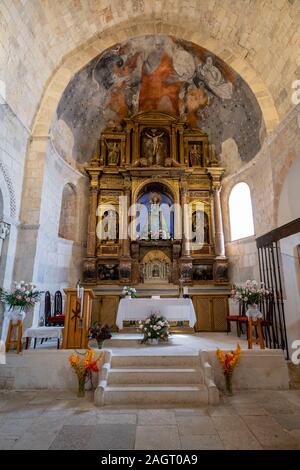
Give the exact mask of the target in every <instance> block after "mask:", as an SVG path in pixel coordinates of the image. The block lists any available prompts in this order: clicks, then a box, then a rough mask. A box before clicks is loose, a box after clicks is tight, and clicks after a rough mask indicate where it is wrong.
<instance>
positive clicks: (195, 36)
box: [31, 14, 279, 138]
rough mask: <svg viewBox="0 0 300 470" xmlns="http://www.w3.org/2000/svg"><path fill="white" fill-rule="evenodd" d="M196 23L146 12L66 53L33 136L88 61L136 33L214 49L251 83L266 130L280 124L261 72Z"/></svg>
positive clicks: (44, 131)
mask: <svg viewBox="0 0 300 470" xmlns="http://www.w3.org/2000/svg"><path fill="white" fill-rule="evenodd" d="M194 21H195V25H194V26H195V27H194V28H192V26H191V29H190V28H189V30H187V29H185V28H184V27H182V26H180V25H177V24H174V23H171V22H164V21H159V22H154V20H153V17H150V16H149V17H148V16H147V15H145V14H144V15H143V16H142V17H141V19H139V18H136V20H135V24H134V26H133V25H132V23H130V22H126V21H125V22H122V23H119V24H117V25H115V26H113V27H111V28H108V29H107V30H105V31H104V32H103V33H101V34H100V35H99V34H97V35H96V36H95V37H94V38H92V39H91V40H89V41H88V42H87V43H85V44H83V45H82V46H81V47H79V48H77V49H75V50H74V51H72V52H71V53H70V54H68V55H66V56H65V57H64V58H63V60H62V62H61V64H60V65H59V66H58V67H57V68H56V70H55V71H54V73H53V74H52V76H51V77H50V78H49V80H48V82H47V84H46V86H45V88H44V92H43V95H42V98H41V100H40V103H39V106H38V109H37V112H36V115H35V117H34V119H33V123H32V126H31V129H32V137H33V138H35V137H41V136H47V135H48V133H49V128H50V125H51V121H52V118H53V115H54V113H55V111H56V108H57V106H58V103H59V100H60V98H61V96H62V94H63V91H64V90H65V88H66V86H67V85H68V83H69V81H70V80H71V78H72V77H73V76H74V74H76V73H77V72H78V71H79V70H80V69H81V68H82V67H84V66H85V65H86V64H87V63H88V62H90V61H91V60H92V59H94V58H95V57H96V56H97V55H99V54H101V53H102V52H103V51H105V50H106V49H108V48H109V47H112V46H113V45H114V44H116V43H118V42H122V41H126V40H129V39H132V38H134V37H139V36H145V35H150V34H161V35H173V36H176V37H179V38H181V39H184V40H187V41H191V42H194V43H195V44H197V45H199V46H201V47H204V48H205V49H207V50H208V51H210V52H212V53H213V54H215V55H216V56H218V57H220V59H222V60H224V62H226V63H227V64H228V65H230V66H231V67H232V68H233V69H234V70H235V71H236V72H237V73H238V74H239V75H240V76H241V77H242V78H243V80H244V81H245V82H246V83H247V84H248V85H249V87H250V88H251V90H252V92H253V93H254V95H255V96H256V99H257V101H258V103H259V105H260V108H261V111H262V114H263V118H264V122H265V126H266V130H267V132H268V133H270V132H271V131H272V130H273V129H274V128H275V127H276V126H277V124H278V122H279V117H278V113H277V111H276V108H275V105H274V101H273V98H272V95H271V93H270V92H269V89H268V87H267V86H266V84H265V83H264V82H263V80H262V79H261V78H260V76H259V74H258V73H257V72H256V71H255V69H254V68H253V67H251V66H250V65H249V64H248V63H247V62H246V61H245V60H244V58H243V57H242V56H241V53H240V52H238V51H234V50H232V48H230V47H228V46H227V45H226V44H224V43H223V42H220V41H217V40H215V39H213V38H210V37H209V36H208V35H204V33H201V32H199V31H200V30H201V28H199V24H198V22H197V19H195V20H194Z"/></svg>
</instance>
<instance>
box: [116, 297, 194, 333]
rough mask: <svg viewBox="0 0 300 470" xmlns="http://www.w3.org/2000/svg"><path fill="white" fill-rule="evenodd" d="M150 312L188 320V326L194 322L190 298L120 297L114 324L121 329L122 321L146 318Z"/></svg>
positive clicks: (168, 317)
mask: <svg viewBox="0 0 300 470" xmlns="http://www.w3.org/2000/svg"><path fill="white" fill-rule="evenodd" d="M151 313H156V314H160V315H162V316H163V317H165V318H166V319H167V320H169V321H188V322H189V325H190V327H193V326H194V325H195V323H196V320H197V319H196V314H195V309H194V305H193V302H192V300H191V299H181V298H180V299H173V298H171V299H153V298H152V299H127V298H125V299H121V300H120V303H119V308H118V313H117V319H116V325H117V326H118V327H119V328H120V329H122V328H123V321H138V320H146V318H148V317H149V316H150V315H151Z"/></svg>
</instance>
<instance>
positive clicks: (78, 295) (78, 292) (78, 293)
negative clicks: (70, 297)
mask: <svg viewBox="0 0 300 470" xmlns="http://www.w3.org/2000/svg"><path fill="white" fill-rule="evenodd" d="M79 297H80V287H79V282H78V283H77V299H79Z"/></svg>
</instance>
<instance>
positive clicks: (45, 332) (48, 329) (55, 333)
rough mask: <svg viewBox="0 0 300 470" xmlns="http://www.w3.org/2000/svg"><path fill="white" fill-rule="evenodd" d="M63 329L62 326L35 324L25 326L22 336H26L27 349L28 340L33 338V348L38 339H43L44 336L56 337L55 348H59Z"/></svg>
mask: <svg viewBox="0 0 300 470" xmlns="http://www.w3.org/2000/svg"><path fill="white" fill-rule="evenodd" d="M63 329H64V327H63V326H37V327H31V328H27V330H25V332H24V334H23V338H26V349H28V346H29V341H30V339H32V338H34V349H35V347H36V341H37V340H38V339H41V340H44V339H46V338H56V339H57V349H59V347H60V343H61V341H62V339H63Z"/></svg>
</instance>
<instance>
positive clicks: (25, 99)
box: [0, 0, 299, 126]
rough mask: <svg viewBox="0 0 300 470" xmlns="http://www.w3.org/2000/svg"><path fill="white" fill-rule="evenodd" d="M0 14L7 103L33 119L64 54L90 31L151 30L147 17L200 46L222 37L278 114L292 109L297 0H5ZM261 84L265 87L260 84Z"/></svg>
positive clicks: (86, 49) (221, 41) (228, 52)
mask: <svg viewBox="0 0 300 470" xmlns="http://www.w3.org/2000/svg"><path fill="white" fill-rule="evenodd" d="M0 13H1V29H2V31H3V33H4V34H3V37H2V38H1V43H0V70H1V69H2V70H4V72H3V77H1V76H0V79H3V80H5V81H6V83H7V84H8V85H9V90H8V102H9V103H10V104H11V106H12V108H13V109H14V110H15V111H16V112H17V114H18V115H19V116H20V117H21V118H22V119H23V120H24V122H27V125H28V126H29V125H30V122H31V121H32V118H33V116H34V114H35V113H36V111H37V107H38V103H39V101H40V97H41V95H42V92H43V89H44V86H45V84H46V83H47V82H48V81H49V77H51V74H52V73H53V71H54V70H55V69H56V68H57V67H58V66H59V64H61V63H62V61H63V58H64V57H65V56H67V55H68V54H70V53H71V52H72V51H74V50H78V49H79V48H80V47H82V45H84V46H83V47H82V49H83V54H84V55H86V56H87V55H88V54H89V53H90V51H89V47H91V46H90V44H91V41H92V38H93V37H95V36H98V37H100V38H101V36H102V35H103V33H105V31H107V30H109V29H112V28H114V30H113V31H111V33H110V35H111V37H112V38H113V41H114V43H116V42H118V41H119V34H120V29H121V28H122V27H125V26H126V29H127V37H134V36H139V35H140V34H150V33H149V32H148V31H147V25H146V23H152V24H153V28H152V29H153V30H156V31H157V32H163V33H167V32H166V31H164V23H168V24H170V25H172V28H171V27H170V28H169V29H170V31H169V34H174V35H176V34H177V33H179V32H180V33H181V34H178V36H181V37H183V36H189V38H190V40H192V41H194V38H195V37H196V36H197V37H198V38H197V39H198V40H197V41H195V42H197V43H198V44H201V43H202V45H203V47H206V44H205V43H208V42H209V41H216V42H218V43H219V44H220V49H222V50H223V52H224V55H227V56H228V58H232V57H233V55H235V61H236V65H238V63H239V62H240V61H242V60H245V63H246V65H247V66H248V67H249V69H251V70H252V73H254V74H255V73H257V75H258V77H261V79H262V82H265V83H266V85H267V87H268V88H269V89H270V92H271V94H272V96H273V100H274V102H275V104H276V107H277V109H278V111H279V113H280V115H281V116H283V115H284V114H285V113H286V112H287V111H288V110H289V109H290V108H291V102H290V91H291V83H292V81H293V80H295V79H296V78H297V75H298V73H299V34H297V32H298V25H299V2H298V1H287V0H276V2H274V1H271V0H266V1H264V2H262V1H261V0H255V1H251V0H244V1H242V2H241V1H240V0H225V1H223V2H218V1H215V0H209V1H207V0H186V1H184V2H182V0H164V1H162V0H157V1H153V0H126V1H124V0H111V1H109V2H108V1H107V0H104V1H101V2H99V1H96V0H93V1H90V2H88V6H87V5H86V2H74V1H73V0H64V1H59V0H52V1H51V2H42V1H40V0H35V1H28V2H25V3H24V2H12V1H11V0H3V1H2V2H1V4H0ZM141 23H143V24H142V26H141V27H140V24H141ZM153 32H155V31H153ZM110 45H112V44H110ZM107 47H109V45H108V46H107ZM98 50H99V49H98ZM102 50H103V49H102ZM213 52H214V51H213ZM297 71H298V72H297ZM298 78H299V77H298ZM16 85H17V86H16ZM257 91H258V93H262V89H261V87H260V85H259V83H258V84H257Z"/></svg>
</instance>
